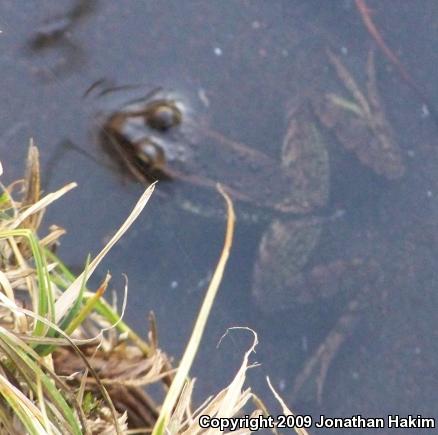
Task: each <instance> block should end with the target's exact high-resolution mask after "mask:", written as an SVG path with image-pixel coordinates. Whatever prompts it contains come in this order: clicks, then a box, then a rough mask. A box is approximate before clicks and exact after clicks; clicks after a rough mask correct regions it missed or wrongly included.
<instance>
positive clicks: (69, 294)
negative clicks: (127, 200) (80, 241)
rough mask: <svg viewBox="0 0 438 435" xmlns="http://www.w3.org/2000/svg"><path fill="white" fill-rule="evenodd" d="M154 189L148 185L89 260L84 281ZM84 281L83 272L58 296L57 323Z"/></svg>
mask: <svg viewBox="0 0 438 435" xmlns="http://www.w3.org/2000/svg"><path fill="white" fill-rule="evenodd" d="M154 189H155V184H152V185H150V186H149V187H148V188H147V189H146V191H145V192H144V193H143V195H142V196H141V197H140V199H139V200H138V202H137V204H136V205H135V207H134V209H133V210H132V212H131V214H130V215H129V216H128V218H127V219H126V220H125V222H124V223H123V224H122V226H121V227H120V228H119V229H118V230H117V232H116V234H115V235H114V236H113V237H112V238H111V240H110V241H109V242H108V243H107V244H106V246H105V247H104V248H103V249H102V251H100V252H99V254H98V255H97V256H96V257H95V258H94V259H93V260H92V261H91V263H90V265H89V267H88V269H87V274H86V276H85V282H87V281H88V279H89V278H90V276H91V275H92V274H93V272H94V270H95V269H96V267H97V266H98V265H99V263H100V262H101V261H102V260H103V258H104V257H105V255H106V254H107V253H108V252H109V250H110V249H111V248H112V247H113V246H114V245H115V244H116V243H117V241H118V240H119V239H120V238H121V237H122V236H123V234H124V233H125V232H126V231H127V230H128V228H129V227H130V226H131V225H132V223H133V222H134V221H135V220H136V219H137V217H138V215H139V214H140V213H141V211H142V210H143V208H144V207H145V206H146V204H147V202H148V201H149V198H150V197H151V195H152V193H153V191H154ZM83 281H84V276H83V273H82V274H80V275H79V276H78V277H77V278H76V280H75V281H74V282H73V283H72V284H71V285H70V287H69V288H68V289H67V290H66V291H65V292H64V293H63V294H62V295H61V296H60V297H59V299H58V300H57V301H56V304H55V312H56V322H57V323H58V322H59V321H60V320H61V319H62V317H64V315H65V314H66V312H67V311H68V310H69V308H70V307H71V306H72V305H73V304H74V302H75V300H76V298H77V297H78V295H79V291H80V288H81V285H82V282H83Z"/></svg>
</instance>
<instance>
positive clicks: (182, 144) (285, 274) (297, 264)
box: [100, 53, 405, 396]
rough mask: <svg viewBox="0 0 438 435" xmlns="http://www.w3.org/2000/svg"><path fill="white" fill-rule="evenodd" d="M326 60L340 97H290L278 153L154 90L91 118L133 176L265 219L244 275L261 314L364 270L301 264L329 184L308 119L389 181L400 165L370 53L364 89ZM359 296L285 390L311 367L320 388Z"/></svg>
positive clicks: (187, 204) (310, 298) (317, 229)
mask: <svg viewBox="0 0 438 435" xmlns="http://www.w3.org/2000/svg"><path fill="white" fill-rule="evenodd" d="M329 60H330V62H331V64H332V66H333V70H334V71H335V72H336V74H337V76H338V78H339V80H340V82H341V84H343V87H344V90H343V92H344V93H345V91H348V93H349V95H348V96H344V95H342V94H341V95H338V94H336V93H333V92H327V93H317V94H311V96H310V97H309V98H308V99H307V100H306V101H301V102H300V103H298V104H293V103H289V104H288V107H287V110H286V111H285V112H286V117H285V121H286V128H285V134H284V139H283V142H282V147H281V155H280V158H279V159H278V160H275V159H273V158H271V157H269V156H268V155H266V154H264V153H262V152H260V151H257V150H254V149H252V148H250V147H248V146H246V145H244V144H242V143H239V142H235V141H233V140H231V139H229V138H226V137H224V136H223V135H221V134H220V133H219V132H217V131H214V130H212V129H210V128H208V127H206V126H205V125H203V124H202V123H201V122H195V121H194V119H195V118H194V117H193V116H192V114H190V112H189V111H188V108H187V106H186V105H185V104H184V103H183V101H182V100H181V99H180V98H177V97H175V96H174V95H171V94H166V93H164V92H163V91H162V90H157V91H153V92H152V93H150V94H148V95H147V96H146V97H145V98H140V99H136V100H135V101H129V102H128V103H127V104H123V105H121V106H120V107H119V108H117V109H116V110H112V111H110V112H108V113H106V114H104V115H103V117H102V122H101V123H100V125H101V135H100V136H101V141H102V144H103V145H104V146H105V148H106V150H107V151H109V152H110V153H112V154H113V155H117V157H118V158H119V160H121V162H122V163H123V165H124V167H125V168H127V169H128V170H129V172H130V173H131V174H132V175H133V176H134V177H135V178H136V179H138V180H140V181H142V182H148V181H150V179H151V178H155V177H163V176H164V177H165V178H170V179H175V180H179V181H181V182H184V183H185V184H186V185H187V186H191V187H192V188H193V189H194V190H195V191H196V194H197V198H198V199H199V198H202V192H205V191H206V192H207V195H205V196H204V198H203V199H207V198H209V197H210V198H211V196H212V193H211V190H209V188H214V187H215V185H216V182H221V183H222V184H223V185H224V186H225V188H226V189H227V190H228V192H229V193H231V195H232V196H233V198H234V199H235V200H237V201H238V202H239V203H245V204H247V205H252V206H253V209H254V213H255V214H258V215H259V216H263V218H266V217H267V216H268V219H269V223H268V225H267V229H266V231H265V232H264V234H263V235H262V238H261V242H260V245H259V249H258V256H257V259H256V262H255V266H254V270H253V282H252V294H253V296H254V298H255V300H256V302H257V304H258V305H259V307H260V308H261V309H262V310H263V311H268V312H272V311H275V310H278V309H287V308H289V307H291V306H293V305H295V304H297V303H310V302H314V301H315V300H318V299H319V298H320V297H327V296H330V295H331V294H333V293H334V292H335V291H336V290H337V285H336V283H335V284H334V285H333V283H330V281H333V280H337V278H338V277H339V276H341V275H342V274H343V273H344V272H345V271H346V270H351V268H352V267H353V268H359V269H360V272H359V273H362V274H367V273H368V271H369V270H371V269H372V268H370V265H369V264H365V265H364V263H363V261H362V260H361V259H360V258H359V259H358V258H350V259H333V261H332V262H331V263H329V264H326V265H320V266H316V267H310V268H308V270H306V266H308V262H309V258H310V256H311V254H312V252H313V250H314V249H315V247H316V246H317V245H318V242H319V238H320V234H321V230H322V224H323V222H324V219H323V218H321V217H317V216H315V213H316V212H318V210H320V209H321V208H322V207H324V206H325V205H326V204H327V201H328V197H329V186H330V162H329V154H328V150H327V147H326V145H325V143H324V142H323V140H322V136H321V134H320V132H319V130H318V125H322V126H324V127H326V128H329V129H331V130H332V131H333V132H334V133H335V136H336V137H337V139H338V140H339V142H340V143H341V144H342V145H343V146H345V148H346V149H348V150H351V151H352V152H354V153H355V154H356V155H357V157H358V158H359V160H360V161H361V162H362V163H363V164H364V165H365V166H368V167H369V168H370V169H371V170H373V171H374V172H375V173H377V174H379V175H381V176H384V177H386V178H387V179H390V180H394V179H398V178H400V177H401V176H402V175H403V173H404V170H405V168H404V164H403V159H402V153H401V150H400V149H399V148H398V146H397V145H396V144H395V142H394V140H393V133H392V129H391V127H390V125H389V123H388V122H387V121H386V118H385V114H384V111H383V109H382V105H381V102H380V98H379V94H378V91H377V84H376V79H375V74H374V58H373V55H372V53H371V54H370V56H369V58H368V64H367V73H368V84H367V93H366V95H365V94H364V93H362V91H361V90H360V88H359V86H358V85H357V83H356V81H355V80H354V78H353V76H352V75H351V74H350V73H349V72H348V70H347V69H346V67H345V66H344V65H343V64H342V62H341V61H340V59H339V58H338V57H336V56H335V55H334V54H332V53H329ZM206 188H207V189H206ZM188 190H190V189H188ZM180 200H181V198H180ZM201 200H202V199H201ZM180 202H181V204H183V206H184V208H186V209H190V210H192V211H195V212H200V213H202V212H203V209H204V206H203V205H200V206H198V205H193V202H191V201H190V200H188V199H187V198H182V200H181V201H180ZM258 221H259V219H258ZM363 299H364V297H363V296H359V295H356V296H353V297H352V300H351V303H350V304H348V306H347V307H346V309H345V313H344V314H343V315H342V316H341V317H340V319H339V322H338V323H339V325H336V326H335V328H334V329H333V331H331V332H330V333H329V334H328V335H327V338H326V340H325V341H324V343H323V344H322V345H321V347H320V349H319V350H318V351H317V352H316V353H315V355H313V356H312V357H311V358H309V362H308V364H306V365H305V367H304V368H303V371H302V373H301V374H300V375H299V376H298V377H297V381H296V385H295V390H299V389H300V388H301V386H302V385H303V384H304V383H305V380H306V379H308V378H309V377H311V376H313V375H312V373H311V372H312V371H314V370H317V369H315V367H319V371H320V373H319V377H318V396H320V395H321V394H322V386H323V384H324V379H325V375H326V373H327V368H328V365H329V364H330V361H331V360H332V359H333V357H334V355H335V354H336V352H337V351H338V349H339V347H340V346H341V344H342V342H343V341H344V340H345V337H346V336H347V335H348V333H349V331H348V329H351V328H353V327H354V325H355V324H356V323H357V322H356V320H355V319H356V318H357V313H358V307H359V306H360V305H361V304H362V300H363ZM346 319H347V320H346ZM340 331H341V332H340ZM321 349H322V351H321Z"/></svg>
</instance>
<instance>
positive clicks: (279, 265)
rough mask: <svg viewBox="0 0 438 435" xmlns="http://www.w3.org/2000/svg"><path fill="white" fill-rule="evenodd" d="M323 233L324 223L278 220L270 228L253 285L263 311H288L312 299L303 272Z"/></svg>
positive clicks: (259, 256) (264, 238) (265, 237)
mask: <svg viewBox="0 0 438 435" xmlns="http://www.w3.org/2000/svg"><path fill="white" fill-rule="evenodd" d="M320 233H321V225H320V223H318V222H317V223H315V222H313V223H310V224H309V222H307V221H306V220H300V221H296V220H295V221H294V220H290V221H281V220H274V221H273V222H272V223H271V224H270V225H269V227H268V229H267V230H266V231H265V233H264V234H263V236H262V239H261V242H260V245H259V251H258V258H257V260H256V262H255V266H254V271H253V284H252V294H253V297H254V299H255V302H256V304H257V305H258V306H259V307H260V308H261V309H262V310H263V311H265V312H268V313H269V312H275V311H278V310H284V309H288V308H291V307H293V306H294V305H296V304H299V303H304V302H309V301H310V300H311V297H309V295H307V294H306V278H305V276H304V275H303V273H302V272H301V270H302V268H303V267H304V266H305V265H306V264H307V261H308V258H309V255H310V254H311V252H312V251H313V250H314V248H315V247H316V245H317V243H318V240H319V237H320ZM309 299H310V300H309Z"/></svg>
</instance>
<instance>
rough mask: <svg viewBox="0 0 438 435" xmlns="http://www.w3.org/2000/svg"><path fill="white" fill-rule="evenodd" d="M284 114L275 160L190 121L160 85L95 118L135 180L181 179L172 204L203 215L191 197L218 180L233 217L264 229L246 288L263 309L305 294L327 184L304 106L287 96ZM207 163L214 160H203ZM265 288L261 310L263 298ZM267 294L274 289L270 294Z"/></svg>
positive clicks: (326, 168) (317, 137) (322, 151)
mask: <svg viewBox="0 0 438 435" xmlns="http://www.w3.org/2000/svg"><path fill="white" fill-rule="evenodd" d="M285 112H286V115H285V133H284V138H283V141H282V145H281V153H280V157H279V159H278V160H277V159H275V158H273V157H271V156H269V155H268V154H265V153H263V152H262V151H259V150H255V149H253V148H251V147H249V146H247V145H245V144H242V143H239V142H237V141H233V140H232V139H230V138H227V137H225V136H224V135H222V134H221V133H220V132H218V131H215V130H214V129H212V128H211V127H210V126H208V125H205V124H204V123H202V122H199V121H198V120H195V119H194V117H193V116H192V115H191V113H190V109H189V108H188V107H187V104H185V102H184V100H182V99H181V98H178V97H177V96H176V95H175V94H171V93H167V94H166V93H165V92H163V91H162V90H161V89H160V90H156V91H153V92H152V93H150V94H147V98H146V99H145V100H136V101H133V102H131V103H129V104H127V105H124V106H122V107H121V108H120V109H118V110H116V111H113V112H109V114H108V115H104V116H103V119H104V121H103V124H102V123H100V124H101V125H102V128H101V132H100V136H101V137H100V139H101V144H102V145H103V146H104V147H105V148H106V150H107V151H109V152H110V153H112V154H116V155H117V157H118V160H119V161H121V163H122V165H124V166H125V167H126V168H128V170H129V172H130V173H131V175H132V176H133V177H134V178H135V179H137V180H139V181H141V182H143V183H149V182H151V181H152V180H154V179H156V178H158V179H164V180H175V181H178V182H180V183H185V184H186V189H185V191H184V195H183V197H182V198H178V201H177V202H178V204H179V205H180V206H181V207H182V208H184V209H185V210H189V211H190V212H192V213H198V214H202V215H204V216H209V214H208V212H207V211H206V210H209V207H208V205H206V204H199V202H200V200H199V197H200V195H201V199H202V200H203V201H205V202H208V199H207V196H211V197H212V196H213V195H212V190H213V189H214V188H215V186H216V183H218V182H220V183H221V184H222V185H223V187H224V189H225V190H226V191H227V192H228V193H229V194H230V195H231V197H232V198H233V199H234V200H235V201H236V202H238V205H239V206H240V207H238V211H239V210H240V211H241V213H240V214H239V213H238V219H239V218H240V219H242V220H244V221H251V222H252V223H260V224H262V226H263V225H264V226H265V227H266V229H265V230H264V235H263V236H262V241H261V246H260V248H259V255H258V259H257V260H256V263H255V266H254V271H253V274H252V275H253V279H252V280H253V285H252V290H251V291H252V296H253V298H254V300H255V303H256V304H257V305H258V306H259V307H260V308H261V309H262V310H264V311H270V312H273V311H275V310H276V309H280V308H283V309H284V308H285V307H286V306H289V307H290V306H292V305H293V304H296V303H297V302H299V303H300V302H305V301H306V300H308V299H309V298H308V297H306V295H305V294H306V291H305V286H304V285H302V284H303V281H304V280H303V279H302V277H301V270H302V269H303V268H304V266H305V265H306V263H307V258H308V257H309V255H310V254H311V253H312V252H313V250H314V249H315V247H316V246H317V244H318V239H319V236H320V234H321V230H322V226H323V222H324V220H325V219H326V217H324V216H319V215H315V216H313V214H315V213H318V212H319V211H320V210H323V209H324V207H325V206H326V204H327V201H328V199H329V186H330V162H329V153H328V149H327V146H326V144H325V142H324V140H323V138H322V135H321V134H320V131H319V127H318V126H317V124H316V122H314V121H313V120H312V116H313V115H312V113H311V107H310V106H309V104H308V103H307V102H306V101H304V102H301V101H294V100H292V99H291V100H290V101H289V102H288V103H287V107H286V110H285ZM212 161H213V162H215V164H214V165H212V164H208V162H212ZM206 162H207V163H206ZM236 164H237V165H238V167H236ZM233 169H234V171H233ZM191 190H193V191H194V193H195V194H196V197H197V200H196V201H194V200H192V196H191V195H190V193H191V192H190V191H191ZM202 192H203V193H204V195H202ZM248 210H249V211H248ZM330 218H331V216H330V217H327V219H330ZM268 245H269V249H268V250H269V254H268V255H270V251H271V250H273V251H275V255H277V256H279V257H281V258H282V259H284V260H285V261H283V260H282V265H283V266H284V265H285V264H286V259H287V264H288V265H287V267H282V268H279V267H278V266H276V265H274V264H269V265H268V264H267V263H268V262H269V263H270V262H271V260H270V259H269V258H267V257H266V256H265V253H266V252H267V249H266V248H267V246H268ZM271 245H272V249H271ZM274 276H275V279H276V281H274V282H273V278H274ZM268 283H269V289H268ZM285 283H288V286H287V290H285V289H284V285H285ZM269 292H270V296H269V300H270V301H271V303H270V306H269V308H268V307H267V303H266V301H265V300H264V299H266V297H265V296H266V294H268V293H269ZM273 293H278V294H277V296H274V297H273V296H272V294H273ZM278 304H280V305H279V306H278Z"/></svg>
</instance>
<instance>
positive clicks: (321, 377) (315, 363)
mask: <svg viewBox="0 0 438 435" xmlns="http://www.w3.org/2000/svg"><path fill="white" fill-rule="evenodd" d="M367 290H368V289H367V288H365V289H363V290H362V291H360V292H359V293H360V294H359V295H358V296H357V297H356V298H355V299H353V300H351V301H350V302H349V304H348V305H347V308H346V309H345V311H344V313H343V314H342V315H341V317H340V318H339V319H338V321H337V322H336V325H335V326H334V328H333V329H332V330H331V331H330V332H329V334H328V335H327V337H326V338H325V340H324V341H323V342H322V343H321V344H320V345H319V346H318V348H317V349H316V351H315V352H314V353H313V354H312V356H311V357H310V358H308V359H307V361H306V362H305V364H304V367H303V368H302V369H301V371H300V372H299V373H298V375H297V376H296V378H295V381H294V385H293V389H292V395H293V397H297V396H298V394H299V393H300V392H301V391H302V390H303V388H305V387H310V388H311V389H312V390H313V391H312V394H316V399H317V402H318V403H319V404H320V403H322V395H323V391H324V384H325V380H326V378H327V373H328V369H329V367H330V365H331V362H332V361H333V359H334V357H335V356H336V355H337V354H338V352H339V349H340V348H341V346H342V345H343V343H344V342H345V340H346V339H347V338H348V337H349V336H350V335H351V334H352V333H353V331H354V330H355V328H356V326H357V325H358V323H359V320H360V318H361V316H360V313H361V311H362V309H363V307H364V305H365V295H367V294H368V291H367ZM315 390H316V391H315Z"/></svg>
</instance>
